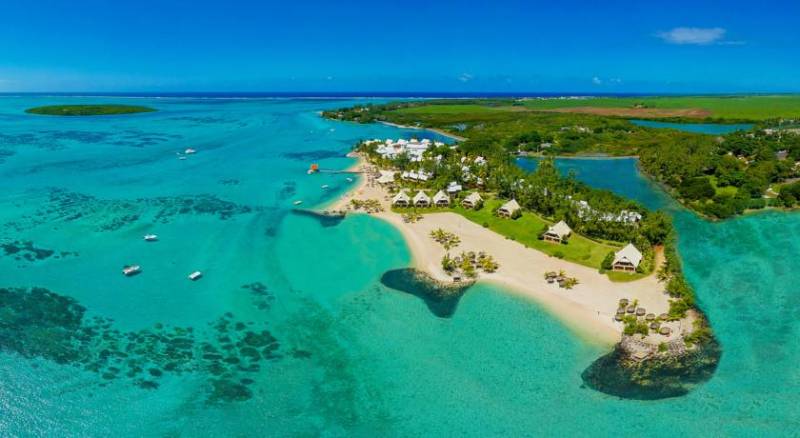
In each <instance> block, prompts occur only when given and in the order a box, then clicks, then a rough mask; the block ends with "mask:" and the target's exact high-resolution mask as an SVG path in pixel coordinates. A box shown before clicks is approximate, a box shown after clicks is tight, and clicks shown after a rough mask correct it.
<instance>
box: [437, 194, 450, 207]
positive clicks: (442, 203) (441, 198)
mask: <svg viewBox="0 0 800 438" xmlns="http://www.w3.org/2000/svg"><path fill="white" fill-rule="evenodd" d="M433 205H435V206H437V207H447V206H448V205H450V197H449V196H447V193H445V192H444V190H439V191H438V192H436V194H435V195H433Z"/></svg>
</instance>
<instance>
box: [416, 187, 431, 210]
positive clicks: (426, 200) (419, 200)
mask: <svg viewBox="0 0 800 438" xmlns="http://www.w3.org/2000/svg"><path fill="white" fill-rule="evenodd" d="M414 206H416V207H430V206H431V197H430V196H428V195H426V194H425V192H423V191H422V190H420V191H419V192H417V194H416V195H414Z"/></svg>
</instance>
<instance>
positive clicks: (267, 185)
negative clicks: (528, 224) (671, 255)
mask: <svg viewBox="0 0 800 438" xmlns="http://www.w3.org/2000/svg"><path fill="white" fill-rule="evenodd" d="M64 99H66V98H65V97H54V98H47V97H32V96H26V97H19V98H12V97H4V98H2V99H0V157H2V158H0V190H2V193H3V196H2V197H0V227H1V228H0V232H1V233H2V234H0V245H3V246H2V247H0V289H4V290H6V291H8V290H9V289H8V288H11V287H18V288H29V287H34V286H36V287H42V288H47V289H48V290H50V291H52V292H54V293H56V294H58V295H56V296H50V295H47V294H39V295H36V294H29V293H21V292H19V291H18V290H13V291H11V292H6V293H4V294H0V298H1V299H2V300H3V301H2V302H0V323H2V325H0V334H2V336H3V337H2V338H0V342H2V344H0V345H2V351H0V435H3V436H109V435H114V436H265V435H268V436H314V435H326V436H345V435H347V436H352V435H355V436H375V435H378V434H380V435H388V436H430V435H433V436H449V435H467V436H492V435H520V436H540V435H543V434H546V435H556V434H559V435H563V434H568V435H576V436H586V435H600V436H604V435H614V436H620V435H621V436H641V435H645V434H646V435H648V436H675V435H676V434H684V435H687V436H696V435H703V436H708V435H712V436H719V435H728V436H766V435H785V436H791V435H795V434H796V430H798V426H800V418H799V417H800V414H799V412H800V411H799V410H798V408H797V406H798V402H800V383H799V382H800V374H798V371H797V366H796V364H797V363H798V361H799V360H800V344H798V342H797V339H798V337H797V336H798V334H800V333H798V332H799V331H800V325H799V324H798V322H797V321H798V316H800V315H798V312H799V310H798V309H800V294H798V292H797V290H796V288H793V287H792V285H793V284H798V280H800V278H798V277H800V273H798V270H797V269H794V265H795V263H794V258H795V257H794V256H795V255H796V254H797V252H798V249H800V248H798V245H800V242H798V240H797V238H796V237H795V236H797V235H798V232H800V229H799V228H800V217H798V216H797V215H794V214H777V213H774V214H763V215H754V216H749V217H746V218H741V219H736V220H732V221H727V222H722V223H716V224H711V223H707V222H704V221H702V220H699V219H697V218H696V217H694V216H693V215H692V214H690V213H688V212H685V211H682V210H680V209H679V208H678V207H677V206H675V205H674V204H673V203H671V202H670V201H669V200H668V199H666V198H665V197H664V195H663V194H662V193H660V192H659V191H658V190H657V187H654V186H652V185H650V184H649V183H648V182H647V181H646V180H644V179H642V178H641V177H640V176H639V175H638V174H637V173H636V168H635V162H634V161H632V160H609V161H597V160H593V161H590V160H582V161H577V160H575V161H570V162H568V163H564V162H559V165H560V166H564V168H566V167H569V166H574V167H576V171H577V173H578V177H579V178H582V179H585V180H587V181H588V182H590V183H596V184H598V185H599V184H606V185H607V186H605V187H607V188H610V189H612V190H618V191H620V192H622V193H623V194H626V195H629V196H633V197H636V198H637V199H639V200H641V201H643V202H644V203H645V204H647V205H650V206H660V207H664V208H667V209H668V210H669V211H671V212H672V213H673V214H674V215H675V218H676V224H677V226H678V230H679V232H680V250H681V254H682V256H683V258H684V261H685V264H686V271H687V276H688V278H689V280H690V281H691V283H692V284H693V285H694V286H695V287H696V289H697V291H698V297H699V299H700V302H701V305H702V306H703V308H704V310H706V312H707V313H708V315H709V317H710V319H711V322H712V324H713V325H714V328H715V329H716V330H717V335H718V337H719V340H720V342H721V343H722V346H723V349H724V353H723V357H722V361H721V363H720V366H719V369H718V371H717V374H716V376H715V377H714V378H713V379H712V380H711V381H709V382H708V383H706V384H704V385H702V386H701V387H699V388H698V389H697V390H695V391H694V392H692V393H690V394H689V395H687V396H685V397H680V398H674V399H666V400H659V401H650V402H646V401H632V400H621V399H617V398H615V397H610V396H607V395H604V394H601V393H597V392H594V391H592V390H590V389H586V388H583V387H582V382H581V378H580V373H581V372H582V371H583V369H585V368H586V367H587V366H588V365H589V364H591V363H592V361H593V360H595V359H596V358H597V357H598V356H600V355H601V354H603V353H604V352H605V351H604V347H602V346H598V345H595V344H593V343H591V342H589V341H587V340H584V339H581V338H579V337H577V336H576V335H575V334H573V333H572V332H570V331H569V330H568V329H566V328H565V327H564V326H563V325H562V324H561V323H560V322H559V321H558V320H556V319H555V318H553V317H551V316H550V315H548V314H547V313H545V312H544V311H542V310H541V309H540V308H539V307H537V306H536V304H535V303H532V302H528V301H526V300H524V299H522V298H519V297H517V296H515V295H513V294H511V293H509V292H507V291H503V290H499V289H496V288H494V287H488V286H485V285H481V284H478V285H476V286H473V287H472V288H470V289H469V290H467V291H466V293H465V294H464V295H463V297H462V298H461V300H460V301H459V303H458V306H457V308H456V310H455V312H454V313H453V314H452V315H448V317H440V316H437V315H436V314H435V313H434V312H432V311H431V309H430V308H429V307H428V305H427V303H425V302H424V300H422V299H420V298H419V297H418V296H415V295H414V294H412V293H406V292H401V291H397V290H392V289H389V288H387V287H385V286H383V285H382V284H381V281H380V280H381V277H382V276H383V275H384V273H386V272H387V271H391V270H395V269H401V268H404V267H407V266H408V265H409V263H410V257H409V253H408V250H407V249H406V247H405V245H404V244H403V241H402V239H401V237H400V236H399V234H398V233H397V232H396V231H395V230H393V229H392V228H391V227H390V226H388V225H387V224H385V223H382V222H380V221H378V220H375V219H373V218H370V217H367V216H353V217H349V218H347V219H346V220H344V221H341V222H339V223H338V224H334V223H327V222H321V221H319V220H318V219H317V218H314V217H312V216H307V215H300V214H294V213H292V212H291V208H292V202H293V201H294V200H303V201H304V204H303V206H313V205H315V204H321V203H324V202H327V201H329V200H330V199H332V198H333V197H334V196H335V195H336V194H337V193H340V192H341V191H343V190H346V188H347V187H348V185H349V184H350V183H348V182H347V180H346V177H347V175H344V174H336V173H322V174H317V175H313V176H308V175H306V174H305V169H306V168H307V167H308V165H309V163H311V162H318V163H320V165H321V166H322V167H323V168H326V169H341V168H345V167H347V166H348V165H349V164H350V161H349V160H348V159H346V158H343V155H344V153H345V152H346V151H347V150H348V149H349V147H350V145H351V144H352V143H353V142H355V141H356V140H358V139H362V138H372V137H387V136H392V137H399V136H408V135H410V134H412V133H413V134H420V132H419V131H412V132H407V131H406V132H404V131H402V130H398V129H396V128H391V127H387V126H380V125H369V126H364V125H353V124H347V123H338V122H331V121H325V120H322V119H321V118H319V117H318V115H317V111H319V110H321V109H324V108H328V107H336V106H341V105H346V104H347V103H348V102H347V101H337V100H313V99H303V100H292V99H272V100H266V99H265V100H260V99H238V100H212V99H191V98H171V99H141V100H137V102H140V103H143V104H146V105H152V106H155V107H157V108H158V109H159V110H160V111H159V112H156V113H149V114H141V115H133V116H120V117H110V118H76V119H67V118H52V117H37V116H29V115H25V114H24V113H23V112H22V111H23V110H24V109H25V108H27V107H29V106H34V105H39V104H45V103H58V102H62V101H64ZM68 99H69V100H70V101H73V100H80V99H77V98H68ZM86 100H87V101H88V100H89V99H86ZM97 100H103V99H99V98H93V99H91V101H97ZM117 100H118V99H117ZM109 101H114V99H109ZM186 147H192V148H195V149H197V150H198V153H197V154H195V155H193V156H190V157H188V159H187V160H178V159H177V156H176V152H177V151H181V150H183V149H185V148H186ZM596 166H597V167H596ZM602 166H612V168H610V169H609V168H605V167H602ZM323 184H328V185H329V186H330V188H329V189H327V190H325V189H322V188H321V185H323ZM148 232H155V233H157V234H159V236H160V240H159V241H158V242H155V243H146V242H143V241H142V239H141V236H142V235H143V234H145V233H148ZM49 251H54V252H53V253H50V252H49ZM129 263H138V264H141V265H142V273H141V274H140V275H138V276H135V277H131V278H125V277H123V276H122V275H121V273H120V269H121V267H122V265H125V264H129ZM195 269H199V270H202V271H203V272H204V277H203V278H202V279H201V280H199V281H197V282H190V281H189V280H187V279H186V275H187V274H188V273H189V272H191V271H193V270H195ZM26 297H27V298H28V299H26ZM31 297H32V298H31ZM70 299H74V300H76V302H77V304H80V305H81V306H83V308H85V311H83V313H82V311H81V310H80V309H81V308H78V307H76V303H74V302H72V301H69V300H70ZM175 327H180V329H176V328H175ZM187 345H189V346H190V347H187ZM187 352H188V353H187ZM189 353H190V354H191V356H187V354H189ZM187 357H188V358H187ZM139 368H141V370H138V369H139ZM153 370H155V371H153ZM129 374H130V376H129Z"/></svg>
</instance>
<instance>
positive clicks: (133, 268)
mask: <svg viewBox="0 0 800 438" xmlns="http://www.w3.org/2000/svg"><path fill="white" fill-rule="evenodd" d="M141 271H142V267H141V266H139V265H130V266H125V267H124V268H122V273H123V274H124V275H125V276H126V277H130V276H131V275H135V274H138V273H139V272H141Z"/></svg>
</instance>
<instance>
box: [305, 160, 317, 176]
mask: <svg viewBox="0 0 800 438" xmlns="http://www.w3.org/2000/svg"><path fill="white" fill-rule="evenodd" d="M316 172H319V164H316V163H314V164H312V165H311V166H309V168H308V172H306V173H308V174H309V175H311V174H312V173H316Z"/></svg>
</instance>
